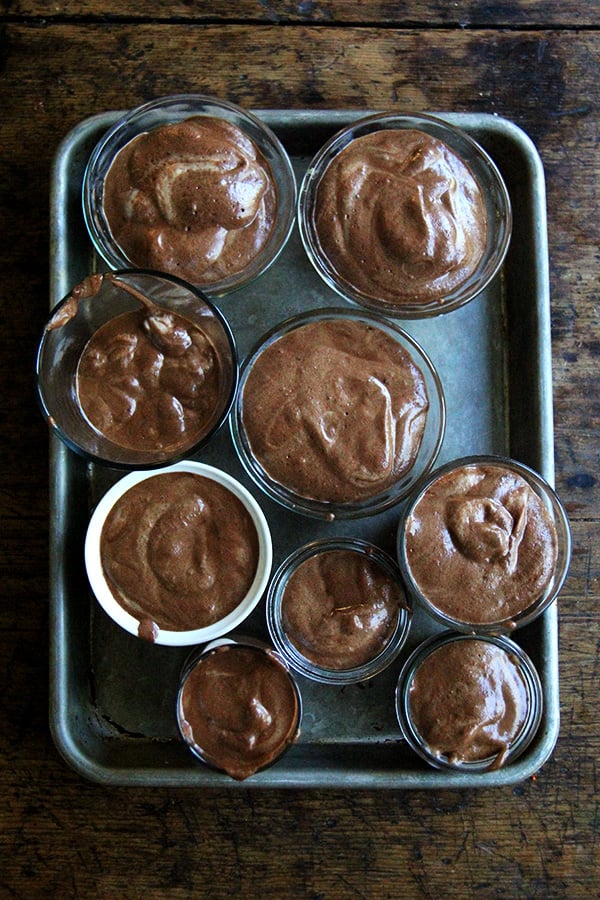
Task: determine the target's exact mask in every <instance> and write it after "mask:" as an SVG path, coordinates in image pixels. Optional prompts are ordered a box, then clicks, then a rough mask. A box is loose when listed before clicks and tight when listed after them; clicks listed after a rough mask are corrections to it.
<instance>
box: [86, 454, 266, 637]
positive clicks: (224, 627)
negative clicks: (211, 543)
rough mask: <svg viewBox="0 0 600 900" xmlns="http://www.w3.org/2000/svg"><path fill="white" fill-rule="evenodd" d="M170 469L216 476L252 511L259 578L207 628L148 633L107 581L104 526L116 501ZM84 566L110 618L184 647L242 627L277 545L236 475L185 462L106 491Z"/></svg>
mask: <svg viewBox="0 0 600 900" xmlns="http://www.w3.org/2000/svg"><path fill="white" fill-rule="evenodd" d="M170 472H189V473H191V474H194V475H200V476H202V477H204V478H208V479H211V480H212V481H215V482H217V483H218V484H220V485H222V486H223V487H225V488H226V489H227V490H228V491H230V492H231V493H232V494H233V495H234V496H235V497H236V498H237V499H238V500H239V501H240V502H241V503H242V504H243V506H244V507H245V508H246V510H247V511H248V513H249V515H250V517H251V519H252V522H253V523H254V526H255V527H256V532H257V535H258V565H257V567H256V573H255V576H254V580H253V582H252V584H251V586H250V588H249V590H248V592H247V594H246V596H245V597H244V598H243V600H242V601H241V602H240V603H239V604H238V606H237V607H236V608H235V609H233V610H232V611H231V612H230V613H228V615H226V616H225V617H224V618H222V619H220V620H219V621H217V622H214V623H213V624H212V625H207V626H205V627H202V628H195V629H192V630H189V631H169V630H167V629H164V630H163V629H158V628H154V631H153V633H151V634H148V633H147V628H146V626H145V623H144V622H142V621H141V620H140V619H138V618H136V617H135V616H133V615H132V614H131V613H129V612H128V611H127V610H126V609H125V608H124V607H123V606H121V605H120V604H119V603H118V602H117V600H116V599H115V597H114V596H113V593H112V591H111V589H110V587H109V585H108V583H107V580H106V577H105V574H104V568H103V564H102V552H101V539H102V529H103V527H104V523H105V521H106V518H107V516H108V515H109V513H110V511H111V510H112V508H113V506H114V505H115V503H117V501H118V500H120V499H121V497H123V495H124V494H126V493H127V491H128V490H130V489H131V488H133V487H134V486H135V485H137V484H139V483H140V482H142V481H144V480H145V479H148V478H153V477H155V476H160V475H165V474H168V473H170ZM84 554H85V566H86V571H87V575H88V580H89V583H90V587H91V589H92V592H93V594H94V596H95V597H96V599H97V600H98V603H99V604H100V606H101V607H102V608H103V609H104V611H105V612H106V613H107V615H108V616H110V618H111V619H112V620H113V622H115V623H116V624H117V625H119V626H120V627H121V628H123V629H124V630H125V631H127V632H129V634H132V635H134V636H135V637H140V638H142V639H145V640H149V641H150V642H152V643H155V644H163V645H165V646H171V647H185V646H189V645H191V644H201V643H204V642H205V641H211V640H214V639H215V638H217V637H220V636H221V635H223V634H227V632H229V631H231V630H232V629H234V628H237V627H238V625H240V623H241V622H243V621H244V620H245V619H246V618H247V617H248V616H249V615H250V613H251V612H252V611H253V610H254V609H255V607H256V606H257V604H258V603H259V601H260V599H261V597H262V595H263V593H264V591H265V588H266V587H267V583H268V580H269V576H270V574H271V566H272V561H273V548H272V541H271V533H270V530H269V525H268V522H267V520H266V517H265V515H264V513H263V511H262V510H261V508H260V506H259V505H258V503H257V502H256V500H255V499H254V497H253V496H252V494H251V493H250V492H249V491H247V490H246V488H245V487H244V486H243V485H241V484H240V483H239V482H238V481H236V479H235V478H233V477H232V476H231V475H229V474H228V473H227V472H224V471H222V470H221V469H216V468H214V467H213V466H208V465H206V464H204V463H200V462H195V461H194V460H184V461H182V462H178V463H175V465H172V466H169V467H167V468H162V469H155V470H152V471H146V472H130V473H129V474H128V475H125V476H124V477H123V478H121V479H120V480H119V481H117V482H116V484H114V485H113V486H112V487H111V488H109V490H108V491H107V492H106V493H105V494H104V495H103V497H102V498H101V499H100V501H99V503H98V504H97V506H96V508H95V509H94V512H93V514H92V516H91V519H90V522H89V525H88V528H87V532H86V537H85V548H84Z"/></svg>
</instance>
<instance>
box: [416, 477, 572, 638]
mask: <svg viewBox="0 0 600 900" xmlns="http://www.w3.org/2000/svg"><path fill="white" fill-rule="evenodd" d="M405 541H406V555H407V560H408V565H409V569H410V572H411V575H412V577H413V579H414V581H415V583H416V585H417V587H418V589H419V591H420V592H421V594H422V595H423V596H424V597H425V598H426V599H427V600H428V601H429V602H430V603H431V604H432V605H433V606H434V607H436V608H437V609H438V610H439V611H441V612H442V613H444V614H445V615H447V616H450V617H452V618H454V619H456V620H459V621H461V622H466V623H470V624H473V625H482V624H490V623H495V622H504V621H508V620H510V619H511V618H512V617H514V616H516V615H518V614H519V613H521V612H523V611H524V610H526V609H527V608H528V607H530V606H531V605H532V604H533V603H535V601H536V600H537V599H538V598H539V597H540V596H541V595H542V594H543V592H544V591H545V589H546V587H547V586H548V584H549V583H550V581H551V579H552V575H553V573H554V567H555V564H556V559H557V549H558V548H557V534H556V527H555V524H554V520H553V518H552V516H551V514H550V513H549V511H548V510H547V509H546V507H545V505H544V503H543V502H542V500H541V499H540V497H539V496H538V495H537V494H536V493H535V491H533V490H532V489H531V488H530V487H529V485H528V484H527V482H526V481H525V480H524V479H523V478H522V477H521V476H520V475H517V474H516V473H514V472H512V471H510V470H509V469H505V468H503V467H502V466H496V465H466V466H464V467H460V468H458V469H455V470H453V471H451V472H448V473H446V474H445V475H442V476H441V477H440V478H438V479H437V480H436V481H434V482H433V483H432V484H431V485H430V487H429V488H427V490H426V491H425V493H424V494H423V496H422V497H421V498H420V499H419V500H418V502H417V503H416V505H415V507H414V509H413V510H412V511H411V513H410V515H409V516H408V519H407V522H406V535H405Z"/></svg>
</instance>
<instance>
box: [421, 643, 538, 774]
mask: <svg viewBox="0 0 600 900" xmlns="http://www.w3.org/2000/svg"><path fill="white" fill-rule="evenodd" d="M408 702H409V708H410V715H411V718H412V722H413V725H414V727H415V729H416V731H417V732H418V734H419V735H420V737H421V739H422V741H423V743H424V745H425V746H426V747H427V749H428V750H429V752H430V753H432V754H433V755H434V756H437V757H438V758H439V757H445V758H446V759H447V760H448V762H450V763H451V764H454V765H456V764H460V763H464V762H474V761H479V760H486V759H489V758H493V761H492V763H491V767H494V768H495V767H498V766H500V765H501V764H502V762H503V761H504V760H505V758H506V755H507V753H508V751H509V750H510V748H511V746H512V745H513V744H514V742H515V740H516V739H517V738H518V736H519V734H520V732H521V730H522V728H523V725H524V723H525V721H526V719H527V715H528V703H529V700H528V693H527V687H526V684H525V681H524V679H523V675H522V674H521V671H520V667H519V663H518V660H517V659H516V658H515V657H512V656H511V655H509V654H508V653H507V652H506V651H505V650H503V649H502V648H501V647H498V646H496V645H494V644H492V643H489V642H486V641H481V640H477V639H468V640H458V641H454V642H452V643H447V644H444V645H442V646H441V647H439V648H438V649H437V650H434V651H433V652H432V653H431V654H430V655H429V656H428V657H426V658H425V659H424V660H423V662H422V663H421V664H420V665H419V667H418V669H417V671H416V673H415V675H414V678H413V681H412V683H411V685H410V689H409V698H408Z"/></svg>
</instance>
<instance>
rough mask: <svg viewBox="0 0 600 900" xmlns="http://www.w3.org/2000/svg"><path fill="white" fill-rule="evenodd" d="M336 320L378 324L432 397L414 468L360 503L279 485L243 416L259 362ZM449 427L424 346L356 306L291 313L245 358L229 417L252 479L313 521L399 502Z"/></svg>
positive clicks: (427, 467)
mask: <svg viewBox="0 0 600 900" xmlns="http://www.w3.org/2000/svg"><path fill="white" fill-rule="evenodd" d="M333 319H349V320H351V321H355V322H360V323H364V324H366V325H370V326H372V327H374V328H379V329H380V330H382V331H384V332H385V333H386V334H387V335H388V336H390V337H392V338H393V339H394V340H396V341H397V342H398V343H399V344H400V346H401V347H402V348H403V349H404V350H406V352H407V353H409V354H410V356H411V357H412V360H413V362H414V363H415V365H416V366H417V367H418V368H419V370H420V371H421V374H422V376H423V378H424V380H425V384H426V388H427V394H428V397H429V410H428V412H427V422H426V426H425V431H424V434H423V440H422V442H421V446H420V448H419V452H418V455H417V458H416V460H415V462H414V464H413V466H412V467H411V468H410V469H409V470H408V471H407V472H405V473H404V475H403V476H401V477H400V478H399V479H398V480H397V481H396V482H394V483H393V484H392V485H390V486H389V487H388V488H387V489H385V490H384V491H383V492H381V493H379V494H375V495H373V496H371V497H367V498H365V499H361V500H357V501H348V502H332V501H328V500H317V499H313V498H310V497H304V496H301V495H300V494H298V493H296V492H295V491H293V490H291V489H290V488H288V487H287V486H286V485H284V484H281V483H279V482H278V481H276V480H275V479H274V478H272V477H271V476H270V475H269V474H268V472H266V471H265V469H264V468H263V466H262V465H261V464H260V462H259V461H258V460H257V459H256V458H255V456H254V454H253V452H252V449H251V446H250V443H249V440H248V437H247V435H246V431H245V428H244V420H243V407H244V386H245V384H246V381H247V379H248V376H249V374H250V372H251V369H252V366H253V364H254V362H255V360H256V359H257V358H258V357H259V356H260V354H261V353H262V352H263V351H264V350H266V349H267V348H269V347H270V346H271V345H272V344H273V343H274V342H275V341H277V340H278V339H279V338H281V337H283V336H285V335H287V334H289V333H290V332H292V331H293V330H294V329H296V328H300V327H302V326H303V325H306V324H309V323H314V322H325V321H328V320H333ZM445 427H446V401H445V397H444V390H443V387H442V383H441V381H440V378H439V375H438V373H437V371H436V369H435V367H434V365H433V363H432V362H431V360H430V358H429V357H428V356H427V354H426V353H425V351H424V350H423V348H422V347H421V346H420V345H419V344H418V343H417V342H416V341H415V340H414V339H413V338H412V337H411V336H410V335H409V334H407V333H406V332H405V331H403V330H402V329H401V328H400V327H399V326H398V325H397V324H396V323H394V322H392V321H391V320H389V319H387V318H385V317H384V316H379V315H377V314H375V313H370V312H362V311H359V310H356V309H340V308H331V309H319V310H312V311H308V312H304V313H300V314H299V315H296V316H293V317H291V318H289V319H287V320H286V321H284V322H282V323H280V324H279V325H278V326H276V327H275V328H273V329H272V330H271V331H269V332H268V333H267V334H266V335H264V336H263V338H262V340H261V341H260V342H259V344H258V345H257V346H256V347H255V348H254V350H253V351H252V352H251V353H250V354H249V356H248V357H247V359H246V360H245V362H244V365H243V367H242V371H241V375H240V386H239V390H238V393H237V398H236V403H235V406H234V409H233V410H232V413H231V417H230V428H231V433H232V437H233V441H234V444H235V448H236V450H237V453H238V456H239V458H240V460H241V462H242V465H243V466H244V468H245V469H246V472H247V473H248V475H249V476H250V477H251V478H252V479H253V480H254V482H255V483H256V484H257V485H258V486H259V487H260V488H261V489H262V490H263V491H264V492H265V493H266V494H267V495H268V496H269V497H270V498H271V499H272V500H275V501H277V502H278V503H280V504H281V505H282V506H284V507H286V508H287V509H290V510H293V511H295V512H299V513H302V514H304V515H306V516H310V517H312V518H315V519H323V520H326V521H333V520H334V519H355V518H360V517H362V516H368V515H374V514H376V513H380V512H382V511H383V510H385V509H388V508H389V507H391V506H393V505H394V504H396V503H397V502H398V501H399V500H401V499H402V498H403V497H405V496H406V494H407V493H408V492H409V491H410V490H411V488H412V486H413V485H414V484H415V482H416V481H417V480H418V479H419V478H421V477H422V476H423V475H425V474H426V473H427V472H429V470H430V469H431V467H432V466H433V465H434V463H435V460H436V458H437V455H438V453H439V450H440V447H441V444H442V441H443V438H444V432H445Z"/></svg>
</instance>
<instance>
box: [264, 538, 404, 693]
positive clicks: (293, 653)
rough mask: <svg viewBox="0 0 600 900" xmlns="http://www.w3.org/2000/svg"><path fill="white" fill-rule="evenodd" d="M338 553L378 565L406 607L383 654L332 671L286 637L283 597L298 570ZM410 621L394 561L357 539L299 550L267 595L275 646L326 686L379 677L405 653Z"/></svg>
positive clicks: (317, 543) (324, 542)
mask: <svg viewBox="0 0 600 900" xmlns="http://www.w3.org/2000/svg"><path fill="white" fill-rule="evenodd" d="M335 551H344V552H351V553H355V554H357V555H358V556H360V557H362V558H364V559H365V560H366V561H368V562H369V563H372V564H375V565H376V566H377V568H379V569H380V570H382V572H383V573H384V574H385V576H386V577H387V578H389V579H390V580H391V581H393V582H394V583H395V584H397V585H398V587H399V589H400V592H401V595H402V598H403V604H404V605H402V606H400V607H399V609H398V616H397V619H396V622H395V625H394V628H393V631H392V632H391V634H390V635H389V637H388V640H387V642H386V644H385V645H384V646H383V648H382V649H381V650H380V652H379V653H377V654H376V655H375V656H374V657H372V658H371V659H369V660H367V661H365V662H363V663H361V664H359V665H357V666H353V667H351V668H329V667H325V666H321V665H318V664H317V663H315V662H314V661H312V660H310V659H308V658H307V657H306V656H305V655H304V654H303V653H302V652H301V651H300V650H299V648H298V647H297V646H296V644H295V643H294V642H293V641H292V640H291V639H290V637H289V635H288V634H287V632H286V627H285V621H284V616H283V602H284V595H285V591H286V588H287V585H288V582H289V579H290V578H291V576H292V575H293V574H294V573H295V572H297V570H298V568H299V567H301V566H302V565H303V564H304V563H306V562H307V561H308V560H311V559H313V558H314V557H315V556H318V555H319V554H326V553H331V552H335ZM318 601H319V598H318V597H315V598H314V605H315V606H317V604H318ZM411 618H412V612H411V608H410V604H409V602H408V601H407V600H406V597H405V594H404V588H403V585H402V581H401V576H400V571H399V569H398V567H397V566H396V564H395V562H394V560H393V559H391V557H389V556H388V555H387V554H386V553H384V552H383V551H382V550H380V549H379V548H378V547H376V546H375V545H373V544H371V543H368V542H366V541H363V540H358V539H352V538H336V539H324V540H319V541H314V542H311V543H309V544H306V545H305V546H303V547H300V548H298V549H297V550H296V551H294V552H293V553H292V554H290V556H288V558H287V559H285V560H284V561H283V563H282V564H281V565H280V567H279V568H278V570H277V571H276V572H275V574H274V576H273V578H272V579H271V582H270V584H269V590H268V593H267V627H268V629H269V634H270V636H271V640H272V641H273V643H274V645H275V647H276V648H277V649H278V650H279V652H280V653H281V654H282V656H283V657H284V658H285V659H286V660H287V661H288V663H289V664H290V666H292V668H293V669H295V670H296V671H297V672H299V673H300V674H301V675H304V676H305V677H306V678H310V679H312V680H313V681H317V682H321V683H323V684H355V683H357V682H360V681H366V680H367V679H369V678H373V677H374V676H375V675H379V673H380V672H383V671H384V669H386V668H387V667H388V666H389V665H390V664H391V663H392V662H393V661H394V660H395V659H396V657H397V656H398V654H399V653H400V651H401V650H402V647H403V646H404V644H405V641H406V638H407V636H408V631H409V628H410V623H411Z"/></svg>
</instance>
